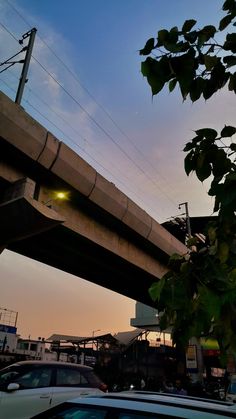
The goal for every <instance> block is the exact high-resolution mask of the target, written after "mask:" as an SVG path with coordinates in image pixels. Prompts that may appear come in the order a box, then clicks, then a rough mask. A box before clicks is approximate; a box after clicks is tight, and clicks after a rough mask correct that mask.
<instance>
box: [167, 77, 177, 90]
mask: <svg viewBox="0 0 236 419" xmlns="http://www.w3.org/2000/svg"><path fill="white" fill-rule="evenodd" d="M176 83H177V79H172V80H170V82H169V91H170V92H172V91H173V90H174V88H175V86H176Z"/></svg>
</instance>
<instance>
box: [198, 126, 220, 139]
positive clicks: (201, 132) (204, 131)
mask: <svg viewBox="0 0 236 419" xmlns="http://www.w3.org/2000/svg"><path fill="white" fill-rule="evenodd" d="M195 132H196V134H197V135H198V136H199V137H201V138H207V139H215V138H216V137H217V131H216V130H215V129H213V128H201V129H198V130H197V131H195Z"/></svg>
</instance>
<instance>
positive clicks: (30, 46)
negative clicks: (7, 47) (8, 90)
mask: <svg viewBox="0 0 236 419" xmlns="http://www.w3.org/2000/svg"><path fill="white" fill-rule="evenodd" d="M36 32H37V29H36V28H33V29H31V30H30V31H28V32H26V33H25V34H24V35H23V36H22V39H21V40H20V41H19V43H20V44H23V41H24V39H26V38H28V37H29V43H28V46H27V49H26V54H25V59H24V64H23V68H22V72H21V76H20V81H19V86H18V89H17V93H16V99H15V103H18V105H20V103H21V99H22V95H23V91H24V87H25V83H27V74H28V69H29V63H30V59H31V55H32V50H33V46H34V39H35V35H36Z"/></svg>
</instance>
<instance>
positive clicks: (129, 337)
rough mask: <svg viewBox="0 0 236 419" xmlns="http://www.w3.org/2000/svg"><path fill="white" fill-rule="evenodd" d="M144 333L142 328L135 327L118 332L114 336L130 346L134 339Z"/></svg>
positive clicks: (121, 342)
mask: <svg viewBox="0 0 236 419" xmlns="http://www.w3.org/2000/svg"><path fill="white" fill-rule="evenodd" d="M143 333H144V332H143V330H142V329H134V330H130V331H128V332H118V333H116V334H115V335H114V338H115V339H116V340H118V342H119V343H120V344H122V345H125V346H128V345H130V343H131V342H132V341H133V340H135V339H136V338H137V337H138V336H139V335H141V334H143Z"/></svg>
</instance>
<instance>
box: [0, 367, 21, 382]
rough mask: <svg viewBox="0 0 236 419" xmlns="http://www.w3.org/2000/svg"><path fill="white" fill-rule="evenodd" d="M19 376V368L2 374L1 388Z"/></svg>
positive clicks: (0, 377) (7, 369)
mask: <svg viewBox="0 0 236 419" xmlns="http://www.w3.org/2000/svg"><path fill="white" fill-rule="evenodd" d="M18 376H19V371H18V368H17V367H9V368H6V369H4V370H3V371H1V372H0V386H1V385H4V384H7V383H9V382H10V381H13V380H14V379H15V378H17V377H18Z"/></svg>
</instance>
